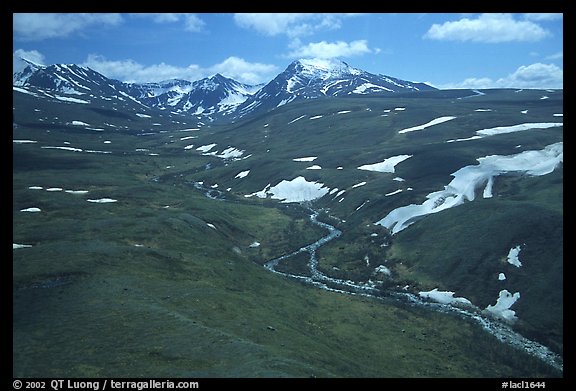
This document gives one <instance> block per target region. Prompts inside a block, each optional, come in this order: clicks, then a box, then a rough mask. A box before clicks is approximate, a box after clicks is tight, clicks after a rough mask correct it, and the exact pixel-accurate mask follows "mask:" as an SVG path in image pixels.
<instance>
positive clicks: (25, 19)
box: [12, 13, 122, 41]
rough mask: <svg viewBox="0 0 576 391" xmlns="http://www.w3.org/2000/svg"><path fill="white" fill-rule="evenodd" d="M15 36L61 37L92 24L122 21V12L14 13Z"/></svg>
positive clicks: (34, 39) (34, 37)
mask: <svg viewBox="0 0 576 391" xmlns="http://www.w3.org/2000/svg"><path fill="white" fill-rule="evenodd" d="M12 21H13V27H12V28H13V30H12V31H13V34H14V38H15V39H17V40H23V41H41V40H44V39H48V38H61V37H66V36H69V35H70V34H72V33H77V32H79V31H82V30H84V29H86V28H88V27H91V26H102V25H110V26H115V25H118V24H120V23H122V16H121V15H120V14H104V13H101V14H53V13H24V14H12Z"/></svg>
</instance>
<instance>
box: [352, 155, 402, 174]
mask: <svg viewBox="0 0 576 391" xmlns="http://www.w3.org/2000/svg"><path fill="white" fill-rule="evenodd" d="M412 156H413V155H398V156H392V157H389V158H387V159H384V161H383V162H380V163H374V164H366V165H363V166H360V167H358V169H359V170H366V171H378V172H394V167H395V166H396V165H397V164H398V163H400V162H403V161H404V160H406V159H408V158H410V157H412Z"/></svg>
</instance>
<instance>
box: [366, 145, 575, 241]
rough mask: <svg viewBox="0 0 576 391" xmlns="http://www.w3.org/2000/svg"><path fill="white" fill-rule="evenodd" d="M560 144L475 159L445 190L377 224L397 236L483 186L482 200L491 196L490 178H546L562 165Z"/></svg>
mask: <svg viewBox="0 0 576 391" xmlns="http://www.w3.org/2000/svg"><path fill="white" fill-rule="evenodd" d="M563 156H564V152H563V143H562V142H559V143H555V144H551V145H548V146H547V147H546V148H544V149H542V150H532V151H524V152H521V153H519V154H515V155H507V156H502V155H490V156H485V157H482V158H478V159H477V160H478V163H479V164H478V165H474V166H472V165H471V166H465V167H463V168H461V169H459V170H458V171H456V172H454V173H452V176H453V177H454V179H453V180H452V181H451V182H450V183H449V184H448V185H447V186H445V187H444V190H440V191H436V192H433V193H430V194H428V195H427V196H426V198H427V200H426V201H424V202H423V203H422V204H420V205H416V204H410V205H407V206H403V207H400V208H396V209H394V210H392V211H391V212H390V213H388V215H386V217H384V218H383V219H382V220H380V221H378V222H377V223H376V224H380V225H382V226H384V227H386V228H388V229H390V230H391V231H392V234H396V233H398V232H400V231H401V230H403V229H404V228H406V227H408V226H409V225H410V224H412V223H414V222H415V220H416V219H418V218H421V217H423V216H426V215H428V214H432V213H437V212H440V211H442V210H445V209H448V208H452V207H454V206H458V205H461V204H462V203H464V202H465V200H468V201H473V200H474V198H475V196H476V188H478V187H479V186H482V185H484V186H485V188H484V197H490V196H492V189H491V187H492V178H493V177H495V176H498V175H502V174H507V173H525V174H528V175H533V176H540V175H545V174H548V173H550V172H552V171H554V169H555V168H556V166H558V164H560V163H561V162H562V161H563Z"/></svg>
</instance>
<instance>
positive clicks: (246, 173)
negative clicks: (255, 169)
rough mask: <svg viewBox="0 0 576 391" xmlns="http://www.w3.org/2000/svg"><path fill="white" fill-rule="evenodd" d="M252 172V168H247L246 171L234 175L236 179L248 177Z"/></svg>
mask: <svg viewBox="0 0 576 391" xmlns="http://www.w3.org/2000/svg"><path fill="white" fill-rule="evenodd" d="M248 174H250V170H246V171H242V172H239V173H238V174H236V176H235V177H234V179H236V178H246V176H247V175H248Z"/></svg>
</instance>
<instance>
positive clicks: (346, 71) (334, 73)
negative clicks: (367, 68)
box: [291, 58, 362, 79]
mask: <svg viewBox="0 0 576 391" xmlns="http://www.w3.org/2000/svg"><path fill="white" fill-rule="evenodd" d="M291 65H292V66H293V67H294V68H295V69H297V70H298V71H299V72H300V73H302V74H304V75H306V76H311V77H318V78H321V79H328V78H330V77H341V76H342V75H359V74H361V73H362V71H361V70H359V69H356V68H353V67H351V66H350V65H348V64H347V63H345V62H344V61H342V60H338V59H334V58H332V59H326V58H302V59H299V60H296V61H294V62H293V63H292V64H291Z"/></svg>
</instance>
